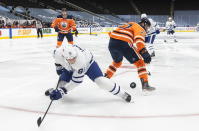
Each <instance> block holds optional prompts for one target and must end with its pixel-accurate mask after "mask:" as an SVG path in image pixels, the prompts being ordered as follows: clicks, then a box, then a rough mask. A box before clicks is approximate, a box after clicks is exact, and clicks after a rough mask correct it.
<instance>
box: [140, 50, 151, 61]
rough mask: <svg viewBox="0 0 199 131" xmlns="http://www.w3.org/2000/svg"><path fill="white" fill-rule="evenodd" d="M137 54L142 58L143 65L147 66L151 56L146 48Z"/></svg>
mask: <svg viewBox="0 0 199 131" xmlns="http://www.w3.org/2000/svg"><path fill="white" fill-rule="evenodd" d="M139 53H140V55H141V56H142V57H143V59H144V62H145V63H147V64H149V63H150V62H151V56H150V54H149V53H148V51H147V50H146V48H143V49H141V50H140V52H139Z"/></svg>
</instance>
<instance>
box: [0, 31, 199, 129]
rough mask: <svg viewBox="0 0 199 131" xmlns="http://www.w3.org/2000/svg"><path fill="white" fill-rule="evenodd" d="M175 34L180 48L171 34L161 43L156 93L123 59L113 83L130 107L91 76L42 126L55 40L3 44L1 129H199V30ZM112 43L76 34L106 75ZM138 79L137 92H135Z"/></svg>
mask: <svg viewBox="0 0 199 131" xmlns="http://www.w3.org/2000/svg"><path fill="white" fill-rule="evenodd" d="M176 36H177V39H178V41H179V42H178V43H173V42H168V43H164V42H163V38H164V37H165V34H164V33H162V34H160V35H159V36H158V37H157V40H156V42H155V49H156V57H155V58H154V59H153V61H152V63H151V64H150V65H148V70H149V71H150V72H151V74H152V75H151V76H150V78H149V79H150V84H151V85H152V86H155V87H156V88H157V90H156V91H155V92H154V93H152V94H149V95H143V93H142V92H141V85H140V81H139V79H138V77H137V72H136V70H135V68H134V66H133V65H130V64H129V63H128V62H127V61H126V60H124V62H123V68H121V69H118V72H117V73H116V75H115V76H114V77H113V80H114V81H116V82H118V83H119V84H120V85H121V87H122V88H123V89H124V90H126V91H127V92H129V93H130V94H131V95H132V98H133V101H134V102H132V103H125V102H124V101H123V100H121V99H119V98H118V97H116V96H113V95H112V94H110V93H108V92H105V91H104V90H101V89H100V88H98V87H97V86H96V85H95V83H93V82H92V81H91V80H89V79H88V77H85V78H84V82H83V83H82V84H81V85H80V86H79V87H77V88H76V89H74V90H73V91H71V92H70V93H69V94H68V95H66V96H65V97H64V98H63V99H61V100H59V101H54V102H53V104H52V106H51V108H50V110H49V114H47V116H46V118H45V120H44V122H43V123H42V124H41V127H40V128H38V127H37V124H36V121H37V118H38V117H40V116H43V113H44V112H45V110H46V108H47V106H48V104H49V102H50V100H49V98H47V97H46V96H44V91H45V90H46V89H48V88H53V87H55V86H56V83H57V79H58V76H57V75H56V72H55V67H54V60H53V57H52V52H53V50H54V47H55V45H56V37H49V38H43V39H37V38H26V39H12V40H0V85H1V87H0V131H14V130H17V131H59V130H60V131H63V130H67V131H79V130H81V131H196V130H199V126H198V122H199V86H198V83H197V82H199V33H196V32H194V33H193V32H192V33H189V32H187V33H178V32H177V33H176ZM108 41H109V39H108V36H107V35H99V36H89V35H79V36H78V37H75V43H77V45H79V46H81V47H84V48H87V49H89V50H90V51H91V52H93V54H94V57H95V59H96V61H97V62H98V64H99V66H100V67H101V69H102V70H103V71H105V70H106V68H107V67H108V65H109V64H110V63H111V62H112V60H111V57H110V54H109V51H108V46H107V45H108ZM64 44H66V40H65V41H64ZM133 81H134V82H136V83H137V88H136V89H131V88H130V87H129V84H130V83H131V82H133Z"/></svg>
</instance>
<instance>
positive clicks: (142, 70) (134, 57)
mask: <svg viewBox="0 0 199 131" xmlns="http://www.w3.org/2000/svg"><path fill="white" fill-rule="evenodd" d="M125 50H126V51H125V52H124V57H125V58H126V59H127V60H128V61H129V62H130V63H131V64H134V65H135V66H136V68H137V72H138V76H139V78H140V80H141V84H142V89H143V90H145V89H146V90H150V91H151V90H155V88H154V87H151V86H149V84H148V72H147V69H146V65H145V63H144V60H143V59H142V57H141V56H140V55H139V54H138V53H137V52H136V50H135V49H134V48H130V47H129V48H126V49H125Z"/></svg>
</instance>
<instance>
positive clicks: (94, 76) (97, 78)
mask: <svg viewBox="0 0 199 131" xmlns="http://www.w3.org/2000/svg"><path fill="white" fill-rule="evenodd" d="M86 75H87V76H88V77H89V78H90V79H91V80H92V81H94V82H95V83H96V84H97V85H98V86H99V87H100V88H102V89H104V90H106V91H109V92H110V93H112V94H113V95H116V96H119V97H121V98H122V99H124V100H125V101H127V102H130V101H131V96H130V95H129V94H128V93H126V92H124V91H123V90H122V88H120V86H119V85H118V84H116V83H115V82H113V81H112V80H110V79H108V78H106V77H104V76H103V74H102V71H101V69H100V68H99V66H98V64H97V63H96V62H95V61H94V62H93V63H92V64H91V66H90V67H89V69H88V71H87V72H86Z"/></svg>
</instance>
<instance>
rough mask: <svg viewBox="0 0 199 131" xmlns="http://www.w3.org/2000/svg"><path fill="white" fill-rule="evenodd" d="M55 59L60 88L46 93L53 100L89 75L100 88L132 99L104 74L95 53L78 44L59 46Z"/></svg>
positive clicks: (127, 99) (128, 99)
mask: <svg viewBox="0 0 199 131" xmlns="http://www.w3.org/2000/svg"><path fill="white" fill-rule="evenodd" d="M54 59H55V65H56V70H57V74H58V75H59V76H60V78H59V83H58V88H57V89H52V88H51V89H48V90H47V91H46V92H45V94H46V95H47V96H49V97H50V99H51V100H58V99H60V98H62V97H63V95H64V94H67V93H68V92H69V91H70V90H72V89H74V88H75V87H76V86H78V85H79V84H80V83H82V82H83V78H84V76H85V75H87V76H88V77H89V78H90V79H91V80H92V81H93V82H95V83H96V84H97V85H98V86H99V87H100V88H102V89H104V90H106V91H109V92H110V93H112V94H113V95H116V96H118V97H120V98H122V99H124V100H125V101H126V102H130V101H131V96H130V95H129V94H128V93H126V92H124V91H123V90H122V88H121V87H120V86H119V85H118V84H117V83H115V82H113V81H112V80H110V79H108V78H106V77H104V76H103V74H102V71H101V69H100V68H99V66H98V64H97V62H96V61H95V60H94V59H93V55H92V53H91V52H89V51H88V50H85V49H82V48H80V47H79V46H77V45H66V46H65V45H64V46H61V47H60V48H57V49H56V50H55V52H54Z"/></svg>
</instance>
